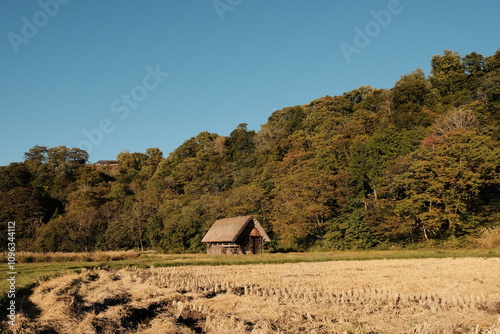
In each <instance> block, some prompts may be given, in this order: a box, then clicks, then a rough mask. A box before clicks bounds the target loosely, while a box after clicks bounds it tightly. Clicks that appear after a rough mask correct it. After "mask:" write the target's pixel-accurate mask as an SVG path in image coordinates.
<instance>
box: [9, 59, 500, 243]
mask: <svg viewBox="0 0 500 334" xmlns="http://www.w3.org/2000/svg"><path fill="white" fill-rule="evenodd" d="M431 68H432V71H431V73H430V75H429V76H428V77H426V75H425V74H424V73H423V71H422V70H416V71H414V72H413V73H410V74H406V75H404V76H402V77H401V78H400V79H399V80H398V81H397V82H396V83H395V85H394V87H393V88H392V89H376V88H372V87H370V86H361V87H359V88H358V89H355V90H353V91H350V92H347V93H345V94H343V95H342V96H325V97H321V98H318V99H316V100H314V101H311V102H310V103H307V104H304V105H301V106H294V107H286V108H284V109H282V110H278V111H275V112H274V113H273V114H272V115H271V116H270V117H269V119H268V122H267V123H266V124H264V125H262V127H261V129H260V130H259V131H258V132H255V131H253V130H249V129H247V126H246V124H240V125H239V126H238V127H237V128H236V129H235V130H234V131H232V132H231V134H230V136H228V137H224V136H219V135H217V134H214V133H208V132H202V133H200V134H199V135H197V136H196V137H193V138H191V139H189V140H187V141H186V142H184V143H183V144H182V145H181V146H180V147H178V148H177V149H176V150H175V151H174V152H172V153H171V154H170V155H169V156H168V157H163V154H162V152H161V151H160V150H159V149H156V148H151V149H148V150H147V151H146V152H145V153H129V152H122V153H120V154H119V155H118V157H117V159H118V162H119V164H118V166H96V165H93V164H89V163H88V154H87V153H86V152H85V151H82V150H80V149H69V148H66V147H63V146H61V147H54V148H47V147H43V146H35V147H33V148H32V149H30V150H29V152H26V154H25V160H24V162H21V163H12V164H10V165H9V166H4V167H0V191H1V194H0V217H1V222H2V225H1V228H2V235H3V237H4V238H5V234H6V226H7V222H8V221H13V220H15V221H16V223H17V228H16V233H17V234H16V236H17V242H18V250H32V251H90V250H95V249H104V250H107V249H128V248H134V247H135V248H139V249H146V248H155V249H159V250H163V251H168V252H199V251H203V250H204V245H203V244H202V243H201V242H200V241H201V239H202V237H203V235H204V233H205V232H206V231H207V230H208V229H209V227H210V226H211V224H212V223H213V222H214V221H215V220H216V219H218V218H222V217H228V216H236V215H249V214H253V215H256V216H257V218H258V219H259V221H260V222H261V223H262V225H263V226H264V227H265V228H267V230H268V231H269V235H270V236H271V238H272V239H273V242H272V243H271V244H270V245H269V248H270V249H271V250H308V249H313V248H314V249H319V248H321V249H349V248H373V247H388V246H390V245H408V244H411V243H416V242H421V241H426V240H447V239H456V240H460V238H461V237H467V236H469V235H474V234H475V233H477V232H478V231H479V230H480V229H481V228H484V227H489V226H495V225H498V224H500V177H499V171H500V145H499V141H500V131H499V130H500V124H499V123H500V50H499V51H497V52H496V53H495V54H494V55H492V56H488V57H483V56H482V55H480V54H477V53H474V52H473V53H471V54H469V55H466V56H464V57H462V56H460V55H459V54H457V53H456V52H452V51H445V52H444V54H443V55H436V56H434V57H433V58H432V60H431ZM366 84H369V83H366ZM255 98H258V97H255ZM305 102H306V101H305ZM159 144H160V143H159ZM5 244H6V243H5Z"/></svg>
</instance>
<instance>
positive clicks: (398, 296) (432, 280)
mask: <svg viewBox="0 0 500 334" xmlns="http://www.w3.org/2000/svg"><path fill="white" fill-rule="evenodd" d="M499 274H500V259H499V258H460V259H452V258H448V259H408V260H406V259H404V260H371V261H334V262H333V261H332V262H321V263H289V264H258V265H228V266H185V267H168V268H149V269H137V268H130V269H120V270H116V269H109V270H102V269H101V270H85V271H82V272H80V273H71V274H67V275H64V276H61V277H57V278H54V279H51V280H49V281H45V282H43V283H41V284H40V285H38V286H37V287H36V288H35V289H34V291H33V293H32V294H31V296H30V297H29V299H28V300H26V301H25V302H24V303H23V309H24V310H25V313H24V314H21V315H19V316H18V318H17V321H16V327H9V328H10V330H11V331H13V332H15V333H61V334H62V333H72V334H76V333H82V334H86V333H89V334H90V333H110V334H111V333H113V334H116V333H124V334H125V333H144V334H157V333H214V334H224V333H500V279H499V277H500V275H499Z"/></svg>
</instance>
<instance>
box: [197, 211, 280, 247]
mask: <svg viewBox="0 0 500 334" xmlns="http://www.w3.org/2000/svg"><path fill="white" fill-rule="evenodd" d="M251 220H253V222H254V225H255V228H256V229H257V230H258V231H259V234H260V235H261V236H262V237H263V238H264V241H271V239H269V236H268V235H267V233H266V231H264V229H263V228H262V225H260V223H259V221H258V220H257V219H256V218H255V217H254V216H239V217H232V218H224V219H219V220H217V221H216V222H215V223H214V224H213V225H212V227H211V228H210V230H208V232H207V234H205V236H204V237H203V239H202V240H201V241H202V242H235V241H236V239H238V237H239V236H240V234H241V232H243V230H244V229H245V226H247V224H248V223H249V222H250V221H251Z"/></svg>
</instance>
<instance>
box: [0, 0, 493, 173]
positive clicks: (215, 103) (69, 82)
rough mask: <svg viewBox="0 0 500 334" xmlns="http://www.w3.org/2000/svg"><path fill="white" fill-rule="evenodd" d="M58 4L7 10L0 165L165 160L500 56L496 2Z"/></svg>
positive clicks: (6, 2)
mask: <svg viewBox="0 0 500 334" xmlns="http://www.w3.org/2000/svg"><path fill="white" fill-rule="evenodd" d="M59 1H60V2H61V3H59V2H56V0H41V1H14V0H1V1H0V56H1V62H0V92H1V98H0V130H1V131H0V141H1V146H0V165H6V164H9V163H10V162H13V161H22V160H23V154H24V152H26V151H28V150H29V149H30V148H31V147H33V146H34V145H42V146H49V147H54V146H60V145H65V146H68V147H76V146H78V145H80V146H82V148H90V150H91V152H90V161H91V162H95V161H97V160H100V159H114V158H115V157H116V155H117V154H118V153H119V152H120V151H122V150H125V149H126V150H129V151H130V152H145V150H146V149H147V148H149V147H159V148H160V149H161V150H162V151H163V153H164V155H165V156H167V155H168V154H169V153H170V152H171V151H173V150H174V149H175V148H176V147H178V146H179V145H180V144H181V143H182V142H184V141H185V140H187V139H189V138H191V137H193V136H195V135H196V134H198V133H199V132H201V131H209V132H215V133H218V134H221V135H228V134H229V133H230V132H231V131H232V130H233V129H234V128H235V127H236V126H237V125H238V124H239V123H248V127H249V128H250V129H253V130H259V129H260V125H261V124H264V123H265V122H266V121H267V118H268V117H269V116H270V115H271V113H272V112H273V111H275V110H278V109H281V108H283V107H286V106H293V105H300V104H306V103H308V102H309V101H311V100H313V99H316V98H318V97H321V96H324V95H341V94H342V93H344V92H347V91H349V90H352V89H354V88H357V87H359V86H362V85H371V86H373V87H376V88H390V87H392V86H393V85H394V83H395V82H396V80H398V78H399V77H400V76H402V75H404V74H406V73H409V72H411V71H413V70H415V69H417V68H422V69H423V70H424V71H425V73H426V74H429V63H430V59H431V57H432V56H433V55H435V54H442V53H443V50H445V49H450V50H455V51H458V52H459V53H460V54H461V55H462V56H464V55H466V54H468V53H470V52H472V51H476V52H478V53H481V54H483V55H484V56H488V55H491V54H493V53H494V52H495V51H496V50H497V49H498V48H500V39H499V37H498V36H500V24H499V21H498V15H499V13H500V1H498V0H483V1H473V0H456V1H443V0H438V1H436V0H433V1H431V0H427V1H426V0H413V1H411V0H400V1H399V4H398V3H397V2H398V1H397V0H381V1H378V0H377V1H373V0H363V1H353V0H217V1H218V2H215V4H216V5H217V6H218V7H217V8H218V9H216V8H215V6H214V1H213V0H148V1H139V0H71V1H69V0H64V1H63V0H59ZM55 4H57V6H56V5H55ZM383 10H384V12H381V11H383ZM389 10H391V11H392V12H391V11H389ZM372 11H374V12H375V13H379V15H381V16H380V17H379V21H380V22H379V21H377V20H376V19H375V17H374V16H373V14H372ZM387 13H389V14H390V17H388V16H387V15H385V16H384V14H387ZM356 27H357V28H359V29H360V30H361V31H363V32H364V33H366V29H369V30H368V32H369V34H370V35H371V37H370V36H367V37H368V38H369V39H370V40H369V43H368V41H367V40H366V39H365V40H363V38H360V37H359V36H358V39H357V40H355V37H356V34H357V33H356V32H355V29H356ZM33 28H35V29H33ZM370 29H371V30H370ZM356 42H357V46H358V47H357V53H352V54H350V56H349V57H346V56H345V54H344V52H343V51H342V49H341V47H340V46H341V43H345V44H344V46H345V45H347V44H349V45H351V46H352V47H356ZM347 58H350V61H348V59H347ZM150 72H151V73H153V75H152V74H150ZM155 72H157V73H155ZM158 72H160V73H158ZM167 72H168V76H167V75H166V74H165V73H167ZM85 132H86V133H87V135H88V136H90V137H91V138H92V140H93V141H94V143H92V142H91V140H90V139H89V138H87V137H86V136H85ZM89 146H90V147H89Z"/></svg>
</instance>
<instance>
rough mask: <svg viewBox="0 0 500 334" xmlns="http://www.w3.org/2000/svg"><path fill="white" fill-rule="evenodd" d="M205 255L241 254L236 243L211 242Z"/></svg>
mask: <svg viewBox="0 0 500 334" xmlns="http://www.w3.org/2000/svg"><path fill="white" fill-rule="evenodd" d="M207 254H212V255H219V254H230V255H231V254H243V251H242V248H241V246H240V245H238V244H236V243H229V242H212V243H209V244H208V246H207Z"/></svg>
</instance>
